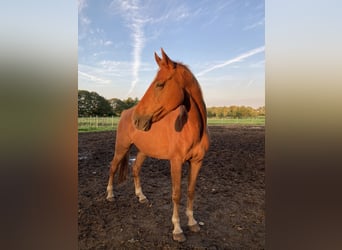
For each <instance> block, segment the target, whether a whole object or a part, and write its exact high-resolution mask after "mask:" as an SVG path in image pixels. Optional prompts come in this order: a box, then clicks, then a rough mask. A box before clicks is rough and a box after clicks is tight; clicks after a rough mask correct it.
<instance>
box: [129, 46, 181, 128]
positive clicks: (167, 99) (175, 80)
mask: <svg viewBox="0 0 342 250" xmlns="http://www.w3.org/2000/svg"><path fill="white" fill-rule="evenodd" d="M161 53H162V58H160V57H159V56H158V55H157V54H156V53H154V56H155V59H156V62H157V64H158V66H159V71H158V73H157V75H156V77H155V78H154V80H153V81H152V83H151V85H150V86H149V88H148V89H147V91H146V93H145V94H144V96H143V97H142V98H141V100H140V102H139V103H138V105H137V106H136V108H135V110H134V113H133V121H134V125H135V127H136V128H137V129H140V130H144V131H147V130H149V129H150V128H151V125H152V123H153V122H157V121H159V120H160V119H162V118H163V117H164V116H165V115H166V114H168V113H169V112H170V111H172V110H174V109H176V108H177V107H178V106H179V105H181V104H183V102H184V90H183V88H184V84H183V81H184V80H183V77H182V76H181V74H180V73H179V72H177V63H175V62H173V61H172V60H171V59H170V58H169V57H168V56H167V55H166V54H165V52H164V50H163V49H161Z"/></svg>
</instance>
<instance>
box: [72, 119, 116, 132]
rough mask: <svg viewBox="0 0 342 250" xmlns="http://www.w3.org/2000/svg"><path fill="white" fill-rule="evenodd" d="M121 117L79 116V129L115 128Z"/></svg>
mask: <svg viewBox="0 0 342 250" xmlns="http://www.w3.org/2000/svg"><path fill="white" fill-rule="evenodd" d="M119 120H120V117H116V116H112V117H97V116H95V117H79V118H78V130H79V131H89V130H98V129H101V130H114V129H116V128H117V126H118V122H119Z"/></svg>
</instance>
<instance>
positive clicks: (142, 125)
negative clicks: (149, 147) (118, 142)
mask: <svg viewBox="0 0 342 250" xmlns="http://www.w3.org/2000/svg"><path fill="white" fill-rule="evenodd" d="M133 120H134V126H135V127H136V128H137V129H139V130H143V131H148V130H150V128H151V124H152V122H151V117H150V116H144V117H139V118H134V119H133Z"/></svg>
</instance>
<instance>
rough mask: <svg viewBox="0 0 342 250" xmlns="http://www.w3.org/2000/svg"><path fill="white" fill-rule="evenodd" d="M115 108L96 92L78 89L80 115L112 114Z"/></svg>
mask: <svg viewBox="0 0 342 250" xmlns="http://www.w3.org/2000/svg"><path fill="white" fill-rule="evenodd" d="M110 115H113V109H112V107H111V106H110V104H109V102H108V101H107V100H106V99H105V98H104V97H102V96H100V95H99V94H98V93H96V92H89V91H86V90H79V91H78V116H79V117H82V116H83V117H84V116H110Z"/></svg>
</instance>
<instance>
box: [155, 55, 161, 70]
mask: <svg viewBox="0 0 342 250" xmlns="http://www.w3.org/2000/svg"><path fill="white" fill-rule="evenodd" d="M154 58H155V59H156V63H157V64H158V66H159V68H160V66H161V65H160V64H161V59H160V57H159V56H158V55H157V53H156V52H154Z"/></svg>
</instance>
